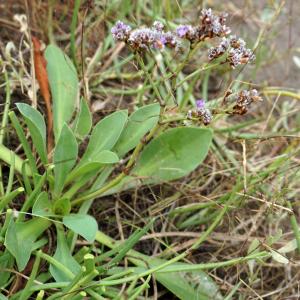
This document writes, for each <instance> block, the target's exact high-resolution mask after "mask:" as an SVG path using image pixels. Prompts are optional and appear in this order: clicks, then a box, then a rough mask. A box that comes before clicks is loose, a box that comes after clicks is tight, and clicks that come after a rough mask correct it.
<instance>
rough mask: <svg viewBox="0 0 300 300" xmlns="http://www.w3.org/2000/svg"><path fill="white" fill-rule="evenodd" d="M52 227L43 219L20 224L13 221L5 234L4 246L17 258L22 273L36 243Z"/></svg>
mask: <svg viewBox="0 0 300 300" xmlns="http://www.w3.org/2000/svg"><path fill="white" fill-rule="evenodd" d="M50 225H51V223H50V221H49V220H47V219H42V218H34V219H31V220H30V221H27V222H19V223H15V222H14V220H13V219H11V221H10V223H9V225H8V228H7V231H6V234H5V242H4V245H5V246H6V248H7V249H8V251H9V252H10V253H11V254H12V255H13V256H14V257H15V259H16V261H17V265H18V269H19V271H20V272H21V271H23V270H24V268H25V267H26V265H27V263H28V261H29V258H30V255H31V252H32V250H33V246H34V242H35V241H36V239H37V238H38V237H39V236H40V235H41V234H42V233H43V232H44V231H45V230H46V229H47V228H48V227H49V226H50Z"/></svg>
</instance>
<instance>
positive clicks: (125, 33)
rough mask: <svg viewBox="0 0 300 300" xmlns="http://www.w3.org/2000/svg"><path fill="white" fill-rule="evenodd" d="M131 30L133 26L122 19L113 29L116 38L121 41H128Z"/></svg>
mask: <svg viewBox="0 0 300 300" xmlns="http://www.w3.org/2000/svg"><path fill="white" fill-rule="evenodd" d="M130 32H131V27H130V26H129V25H126V24H124V23H123V22H122V21H118V22H117V23H116V25H115V26H113V27H112V29H111V33H112V36H113V38H114V40H115V41H120V42H126V41H127V40H128V38H129V35H130Z"/></svg>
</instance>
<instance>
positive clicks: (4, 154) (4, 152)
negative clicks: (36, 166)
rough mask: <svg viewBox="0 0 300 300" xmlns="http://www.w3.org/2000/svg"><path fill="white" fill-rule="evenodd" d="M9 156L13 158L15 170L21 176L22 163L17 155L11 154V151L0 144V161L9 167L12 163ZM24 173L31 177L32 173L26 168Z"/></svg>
mask: <svg viewBox="0 0 300 300" xmlns="http://www.w3.org/2000/svg"><path fill="white" fill-rule="evenodd" d="M11 155H13V156H14V162H15V170H16V171H17V172H18V173H20V174H22V165H23V163H24V161H23V160H22V159H21V158H20V157H19V156H18V155H17V154H15V153H13V151H11V150H10V149H8V148H6V147H5V146H3V145H1V144H0V160H3V161H4V162H5V163H7V164H8V165H10V163H11V162H12V159H11ZM25 172H26V174H27V175H28V176H30V177H31V176H32V172H31V170H30V168H29V167H28V166H27V167H26V168H25Z"/></svg>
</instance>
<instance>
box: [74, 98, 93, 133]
mask: <svg viewBox="0 0 300 300" xmlns="http://www.w3.org/2000/svg"><path fill="white" fill-rule="evenodd" d="M91 128H92V115H91V112H90V110H89V106H88V104H87V102H86V101H85V100H84V99H83V98H81V103H80V110H79V113H78V115H77V118H76V120H75V122H74V133H75V135H76V136H78V137H79V138H80V139H83V138H84V137H85V136H86V135H87V134H89V132H90V130H91Z"/></svg>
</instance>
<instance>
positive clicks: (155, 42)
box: [111, 21, 179, 50]
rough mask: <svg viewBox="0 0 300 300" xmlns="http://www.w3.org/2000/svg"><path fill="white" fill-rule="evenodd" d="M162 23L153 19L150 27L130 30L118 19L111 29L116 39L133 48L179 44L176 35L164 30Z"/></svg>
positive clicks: (171, 46)
mask: <svg viewBox="0 0 300 300" xmlns="http://www.w3.org/2000/svg"><path fill="white" fill-rule="evenodd" d="M163 29H164V25H163V24H162V23H161V22H159V21H155V22H154V23H153V26H152V27H151V28H137V29H134V30H132V29H131V27H130V26H128V25H125V24H124V23H122V22H121V21H118V22H117V23H116V25H115V26H114V27H113V28H112V29H111V32H112V35H113V38H114V39H115V40H116V41H123V42H126V43H127V44H129V45H130V46H131V47H132V48H133V49H135V50H145V49H149V48H155V49H160V50H162V49H164V48H165V47H166V46H167V47H170V48H176V47H178V46H179V41H178V39H177V37H176V36H175V35H174V34H173V33H172V32H170V31H167V32H165V31H164V30H163Z"/></svg>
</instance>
